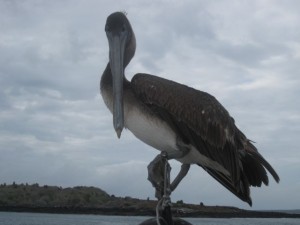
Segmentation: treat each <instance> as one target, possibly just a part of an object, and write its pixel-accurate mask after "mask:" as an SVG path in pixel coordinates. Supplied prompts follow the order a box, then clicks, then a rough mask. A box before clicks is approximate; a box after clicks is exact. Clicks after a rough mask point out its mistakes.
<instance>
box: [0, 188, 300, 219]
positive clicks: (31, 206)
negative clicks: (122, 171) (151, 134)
mask: <svg viewBox="0 0 300 225" xmlns="http://www.w3.org/2000/svg"><path fill="white" fill-rule="evenodd" d="M156 204H157V201H154V200H150V199H149V198H148V199H146V200H141V199H136V198H131V197H124V198H123V197H115V196H114V195H109V194H107V193H106V192H105V191H103V190H101V189H100V188H96V187H83V186H78V187H73V188H62V187H57V186H48V185H44V186H40V185H39V184H31V185H29V184H16V183H13V184H10V185H7V184H0V211H15V212H46V213H82V214H104V215H131V216H135V215H140V216H142V215H143V216H146V215H147V216H154V215H155V207H156ZM172 210H173V215H174V216H179V217H223V218H224V217H277V218H278V217H296V218H299V217H300V214H287V213H281V212H258V211H250V210H243V209H239V208H236V207H224V206H204V204H203V203H200V204H198V205H194V204H185V203H184V202H183V201H182V200H180V201H177V202H176V203H173V204H172Z"/></svg>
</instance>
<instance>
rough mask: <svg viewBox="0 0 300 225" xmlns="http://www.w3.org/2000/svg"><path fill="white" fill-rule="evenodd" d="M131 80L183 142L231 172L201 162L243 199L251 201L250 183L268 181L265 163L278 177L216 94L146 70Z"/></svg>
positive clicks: (142, 97)
mask: <svg viewBox="0 0 300 225" xmlns="http://www.w3.org/2000/svg"><path fill="white" fill-rule="evenodd" d="M131 84H132V89H133V92H134V93H135V95H136V97H137V98H139V99H140V100H141V101H142V102H143V103H144V104H145V105H147V107H149V108H151V110H152V111H154V112H156V113H157V114H158V115H159V116H160V117H162V118H163V119H164V120H165V121H166V122H167V123H169V125H170V126H171V127H172V128H173V129H174V130H175V131H176V133H177V134H178V136H179V138H180V139H181V140H182V141H183V142H185V143H186V144H192V145H193V146H195V147H196V148H197V150H198V151H199V152H200V153H201V154H203V155H205V156H206V157H208V158H210V159H212V160H214V161H216V162H218V163H219V164H220V165H222V166H223V167H224V168H225V169H226V170H227V171H228V172H229V174H230V175H229V176H228V175H225V174H223V173H221V172H219V171H215V170H214V169H213V168H207V167H205V166H203V165H200V166H201V167H203V168H204V169H205V170H206V171H207V172H208V173H209V174H210V175H211V176H213V177H214V178H215V179H216V180H217V181H219V182H220V183H221V184H222V185H224V186H225V187H226V188H227V189H228V190H230V191H231V192H232V193H234V194H235V195H236V196H238V197H239V198H240V199H242V200H243V201H246V202H248V203H249V204H250V205H251V199H250V191H249V185H253V186H260V185H261V183H262V182H264V183H265V184H267V183H268V182H267V180H268V177H267V175H266V171H265V169H264V167H266V168H267V169H268V170H269V171H270V170H271V174H272V175H273V176H274V178H275V179H276V180H279V178H278V175H277V174H276V172H275V171H274V170H273V168H272V167H271V166H270V165H269V164H268V163H267V162H266V161H265V160H264V159H263V157H262V156H261V155H260V154H259V153H258V152H257V150H256V148H255V147H254V146H253V145H252V144H251V143H250V142H249V140H248V139H247V138H246V137H245V135H244V134H243V133H242V132H241V131H239V130H238V128H237V127H236V126H235V124H234V120H233V118H232V117H231V116H230V115H229V113H228V112H227V110H226V109H225V108H224V107H223V106H222V105H221V104H220V103H219V102H218V101H217V100H216V99H215V98H214V97H213V96H211V95H209V94H208V93H205V92H202V91H198V90H195V89H193V88H190V87H188V86H185V85H182V84H179V83H176V82H173V81H170V80H167V79H163V78H160V77H156V76H153V75H147V74H137V75H135V76H134V77H133V79H132V82H131ZM248 152H249V153H248ZM250 153H251V154H250ZM256 173H257V174H256Z"/></svg>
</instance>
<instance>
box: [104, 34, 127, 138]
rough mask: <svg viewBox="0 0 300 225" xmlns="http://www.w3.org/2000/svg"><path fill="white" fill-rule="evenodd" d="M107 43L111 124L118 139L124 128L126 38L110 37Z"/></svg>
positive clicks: (119, 36)
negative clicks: (110, 85)
mask: <svg viewBox="0 0 300 225" xmlns="http://www.w3.org/2000/svg"><path fill="white" fill-rule="evenodd" d="M108 42H109V62H110V69H111V72H112V79H113V123H114V128H115V131H116V133H117V136H118V138H120V137H121V133H122V130H123V127H124V108H123V77H124V67H123V62H124V51H125V44H126V37H124V36H123V37H122V35H112V36H111V37H110V38H108Z"/></svg>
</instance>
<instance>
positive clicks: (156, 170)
mask: <svg viewBox="0 0 300 225" xmlns="http://www.w3.org/2000/svg"><path fill="white" fill-rule="evenodd" d="M178 156H179V155H178V152H177V154H176V153H172V154H167V153H166V152H162V153H161V154H159V155H157V156H156V157H155V158H154V160H153V161H152V162H151V163H150V164H149V165H148V180H149V181H150V182H151V183H152V186H153V187H154V188H155V197H156V198H157V199H161V198H162V197H163V196H164V195H165V194H166V193H168V194H169V195H170V194H171V193H172V192H173V191H174V190H175V189H176V187H177V186H178V184H179V183H180V182H181V180H182V179H183V178H184V177H185V176H186V174H187V173H188V171H189V169H190V164H182V165H181V169H180V171H179V173H178V174H177V176H176V178H175V179H174V180H173V182H172V183H171V184H170V172H171V167H170V165H169V163H168V160H169V159H170V158H180V157H178ZM166 179H168V180H166ZM166 182H167V183H166ZM166 184H168V185H167V187H166ZM166 189H167V190H166Z"/></svg>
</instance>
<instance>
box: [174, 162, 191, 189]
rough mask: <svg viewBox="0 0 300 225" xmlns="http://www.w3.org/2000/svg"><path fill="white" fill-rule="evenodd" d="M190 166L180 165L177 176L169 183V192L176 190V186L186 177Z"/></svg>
mask: <svg viewBox="0 0 300 225" xmlns="http://www.w3.org/2000/svg"><path fill="white" fill-rule="evenodd" d="M190 166H191V165H190V164H182V165H181V169H180V171H179V173H178V174H177V176H176V178H175V179H174V180H173V182H172V183H171V186H170V189H171V192H173V191H174V190H175V189H176V187H177V186H178V184H179V183H180V182H181V181H182V179H183V178H184V177H185V176H186V175H187V173H188V172H189V169H190Z"/></svg>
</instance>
